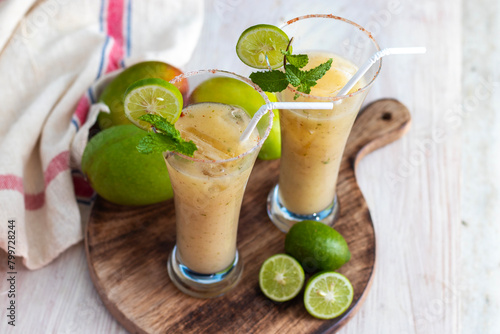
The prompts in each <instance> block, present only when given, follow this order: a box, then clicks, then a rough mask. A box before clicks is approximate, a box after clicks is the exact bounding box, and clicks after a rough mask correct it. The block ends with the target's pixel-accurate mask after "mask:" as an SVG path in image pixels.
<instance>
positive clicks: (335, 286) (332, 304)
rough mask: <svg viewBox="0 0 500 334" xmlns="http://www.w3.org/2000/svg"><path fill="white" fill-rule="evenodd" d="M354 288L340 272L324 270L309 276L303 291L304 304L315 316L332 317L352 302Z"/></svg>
mask: <svg viewBox="0 0 500 334" xmlns="http://www.w3.org/2000/svg"><path fill="white" fill-rule="evenodd" d="M353 296H354V290H353V288H352V285H351V282H349V280H348V279H347V277H345V276H344V275H342V274H339V273H337V272H334V271H324V272H321V273H318V274H316V275H314V276H313V277H311V279H310V280H309V282H307V285H306V289H305V291H304V305H305V307H306V309H307V312H309V314H311V315H312V316H313V317H315V318H319V319H333V318H336V317H338V316H339V315H341V314H342V313H344V312H345V311H346V310H347V309H348V308H349V306H350V305H351V303H352V298H353Z"/></svg>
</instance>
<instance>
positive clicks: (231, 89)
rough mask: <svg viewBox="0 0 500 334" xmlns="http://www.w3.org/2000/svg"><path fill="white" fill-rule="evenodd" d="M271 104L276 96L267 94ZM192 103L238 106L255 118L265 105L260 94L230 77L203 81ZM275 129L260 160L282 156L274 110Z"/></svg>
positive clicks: (193, 93)
mask: <svg viewBox="0 0 500 334" xmlns="http://www.w3.org/2000/svg"><path fill="white" fill-rule="evenodd" d="M266 95H267V96H268V98H269V100H270V101H271V102H276V96H275V95H274V94H271V93H266ZM189 99H190V103H200V102H218V103H225V104H231V105H236V106H238V107H240V108H242V109H244V110H245V111H246V112H247V114H248V115H250V116H253V115H254V114H255V113H256V112H257V110H259V108H260V107H261V106H262V105H263V104H264V103H265V101H264V99H263V98H262V96H260V94H259V93H258V92H257V91H255V90H254V89H253V88H252V87H250V86H249V85H247V84H246V83H244V82H242V81H240V80H237V79H234V78H228V77H216V78H212V79H208V80H206V81H203V82H202V83H201V84H200V85H198V86H197V87H196V88H195V89H194V91H193V92H192V93H191V96H190V98H189ZM273 113H274V118H273V127H272V128H271V132H270V133H269V137H267V139H266V141H265V142H264V144H263V145H262V148H261V150H260V152H259V158H260V159H263V160H271V159H278V158H279V157H280V156H281V132H280V121H279V113H278V110H273Z"/></svg>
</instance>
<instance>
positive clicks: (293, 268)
mask: <svg viewBox="0 0 500 334" xmlns="http://www.w3.org/2000/svg"><path fill="white" fill-rule="evenodd" d="M259 285H260V290H261V291H262V292H263V293H264V294H265V295H266V296H267V297H268V298H269V299H271V300H274V301H276V302H284V301H287V300H290V299H292V298H294V297H295V296H297V295H298V294H299V292H300V290H301V289H302V286H303V285H304V270H303V269H302V267H301V266H300V263H299V262H297V260H295V259H294V258H293V257H291V256H289V255H286V254H276V255H273V256H271V257H270V258H268V259H267V260H266V261H264V263H263V264H262V267H260V272H259Z"/></svg>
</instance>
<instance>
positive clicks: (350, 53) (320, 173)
mask: <svg viewBox="0 0 500 334" xmlns="http://www.w3.org/2000/svg"><path fill="white" fill-rule="evenodd" d="M281 29H282V30H283V31H284V32H285V33H286V34H287V35H288V37H289V38H293V40H292V42H291V47H292V49H293V53H294V54H307V55H308V56H309V63H308V64H307V66H306V68H305V69H306V70H307V69H308V68H313V67H315V66H317V65H319V64H321V63H324V62H325V61H327V60H328V59H330V58H331V59H333V62H332V66H331V68H330V69H329V70H328V72H326V74H325V75H324V76H323V77H322V78H321V79H319V80H318V82H317V84H316V85H315V86H313V87H312V88H311V92H310V94H305V93H302V92H299V91H297V90H295V89H294V88H293V87H292V86H289V87H288V88H287V89H285V90H284V91H283V92H281V93H279V94H278V100H279V101H307V102H325V101H332V102H334V108H333V109H331V110H287V109H281V110H280V122H281V140H282V156H281V163H280V175H279V183H278V185H276V187H275V188H273V189H272V191H271V192H270V194H269V197H268V205H267V208H268V214H269V217H270V218H271V220H272V221H273V223H274V224H275V225H276V226H277V227H278V228H279V229H281V230H282V231H285V232H286V231H288V229H289V228H290V227H291V226H292V225H293V224H294V223H295V222H297V221H301V220H317V221H321V222H324V223H326V224H333V222H334V219H335V217H336V215H337V214H338V210H339V205H338V202H337V198H336V193H335V188H336V184H337V176H338V173H339V167H340V162H341V158H342V154H343V152H344V148H345V144H346V141H347V138H348V136H349V133H350V131H351V128H352V125H353V123H354V120H355V118H356V115H357V114H358V112H359V110H360V107H361V104H362V103H363V101H364V100H365V97H366V95H367V93H368V91H369V90H370V88H371V86H372V84H373V82H374V80H375V78H376V77H377V75H378V73H379V71H380V68H381V66H382V61H381V60H378V61H377V63H375V64H374V65H373V66H372V67H371V68H370V70H368V72H367V73H366V74H365V75H364V76H363V78H361V80H360V81H358V83H357V84H356V85H355V86H354V88H352V89H351V91H350V92H349V93H348V94H347V95H343V96H337V93H338V92H339V91H340V89H341V88H342V87H343V86H344V85H345V84H346V83H347V82H348V81H349V79H350V78H351V77H352V76H353V75H354V74H355V73H356V71H357V70H358V67H359V66H361V65H362V64H363V62H365V60H366V59H368V58H369V57H370V56H371V55H372V54H374V53H375V52H376V51H379V50H380V48H379V46H378V44H377V43H376V42H375V40H374V39H373V36H372V35H371V34H370V33H369V32H368V31H366V30H365V29H364V28H362V27H361V26H359V25H357V24H356V23H354V22H351V21H349V20H346V19H343V18H340V17H336V16H333V15H307V16H302V17H298V18H295V19H293V20H290V21H288V22H287V23H286V24H285V26H283V27H281Z"/></svg>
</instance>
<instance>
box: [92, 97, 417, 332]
mask: <svg viewBox="0 0 500 334" xmlns="http://www.w3.org/2000/svg"><path fill="white" fill-rule="evenodd" d="M410 122H411V117H410V114H409V112H408V110H407V108H406V107H405V106H404V105H402V104H401V103H399V102H398V101H396V100H391V99H384V100H379V101H376V102H374V103H372V104H370V105H369V106H367V107H366V108H365V109H364V110H363V112H362V113H360V115H359V117H358V118H357V120H356V122H355V124H354V127H353V130H352V132H351V135H350V137H349V141H348V143H347V147H346V150H345V153H344V157H343V160H342V164H341V168H340V175H339V180H338V186H337V191H338V197H339V201H340V210H341V211H340V218H339V220H338V221H337V222H336V223H335V225H334V227H335V229H337V230H338V231H339V232H340V233H341V234H342V235H343V236H344V237H345V239H346V240H347V243H348V244H349V249H350V250H351V253H352V257H351V260H350V262H348V263H347V264H346V265H344V266H343V267H342V268H341V269H340V270H339V272H341V273H342V274H344V275H346V276H347V277H348V278H349V279H350V281H351V283H352V285H353V287H354V300H353V302H352V304H351V306H350V308H349V309H348V310H347V311H346V312H345V313H344V314H343V315H341V316H340V317H338V318H336V319H333V320H327V321H325V320H318V319H315V318H313V317H311V316H310V315H309V314H308V313H307V311H306V310H305V308H304V305H303V301H302V294H299V296H297V297H296V298H295V299H293V300H292V301H289V302H286V303H282V304H277V303H273V302H272V301H270V300H268V299H267V298H266V297H264V295H263V294H262V293H261V292H260V290H259V284H258V272H259V269H260V265H261V264H262V262H263V261H264V260H265V259H267V258H268V257H269V256H271V255H273V254H276V253H282V252H283V251H284V238H285V235H284V234H283V233H282V232H280V231H279V230H278V229H277V228H276V227H275V226H274V225H273V224H272V223H271V221H270V220H269V218H268V217H267V213H266V198H267V195H268V192H269V191H270V189H271V188H272V187H273V186H274V184H276V182H277V181H278V169H279V161H258V162H257V163H256V165H255V167H254V170H253V172H252V175H251V177H250V180H249V182H248V186H247V190H246V193H245V196H244V200H243V205H242V211H241V216H240V223H239V230H238V249H239V252H240V255H241V258H242V259H243V261H244V266H245V267H244V272H243V276H242V279H241V281H240V283H239V284H238V286H237V287H236V288H235V289H234V290H232V291H230V292H229V293H228V294H226V295H225V296H222V297H219V298H215V299H196V298H192V297H189V296H187V295H184V294H182V293H181V292H180V291H179V290H177V288H175V286H174V285H173V284H172V283H171V282H170V279H169V277H168V274H167V268H166V263H167V258H168V255H169V253H170V251H171V250H172V248H173V247H174V245H175V213H174V204H173V201H167V202H164V203H160V204H156V205H151V206H142V207H125V206H119V205H115V204H112V203H110V202H108V201H106V200H104V199H102V198H98V199H97V201H96V203H95V206H94V208H93V211H92V215H91V218H90V221H89V223H88V225H87V227H86V233H85V248H86V253H87V262H88V265H89V269H90V276H91V278H92V280H93V282H94V285H95V287H96V289H97V291H98V293H99V295H100V297H101V299H102V300H103V302H104V304H105V305H106V307H107V308H108V310H109V311H110V312H111V314H113V316H114V317H115V318H116V319H117V320H118V321H119V322H120V323H121V324H122V325H123V326H124V327H125V328H126V329H127V330H128V331H129V332H131V333H178V332H179V333H180V332H182V333H201V332H203V333H237V332H238V333H249V332H255V333H277V332H280V333H322V332H334V331H336V330H337V329H339V328H340V327H341V326H342V325H344V324H345V323H346V322H347V321H349V319H350V318H352V317H353V316H354V314H355V313H356V312H357V310H358V309H359V308H360V307H361V305H362V303H363V301H364V299H365V297H366V295H367V293H368V291H369V289H370V286H371V283H372V279H373V273H374V270H375V262H376V261H375V253H376V247H375V232H374V229H373V223H372V220H371V217H370V211H369V210H368V207H367V205H366V202H365V200H364V198H363V195H362V194H361V191H360V189H359V187H358V185H357V183H356V178H355V169H356V166H357V164H358V163H359V161H360V160H361V159H362V158H363V157H364V156H365V155H367V154H368V153H370V152H372V151H374V150H376V149H377V148H380V147H382V146H384V145H386V144H388V143H391V142H393V141H395V140H396V139H398V138H400V137H401V136H403V134H404V133H405V132H406V131H407V130H408V129H409V127H410ZM388 163H389V162H388ZM306 279H307V277H306Z"/></svg>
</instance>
